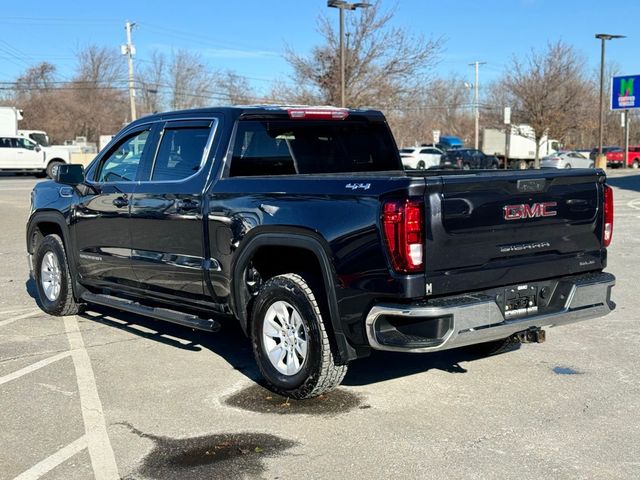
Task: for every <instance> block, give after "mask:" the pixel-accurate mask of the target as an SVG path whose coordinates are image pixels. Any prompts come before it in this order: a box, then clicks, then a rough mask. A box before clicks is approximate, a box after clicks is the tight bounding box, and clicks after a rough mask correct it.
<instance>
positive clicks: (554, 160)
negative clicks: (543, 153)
mask: <svg viewBox="0 0 640 480" xmlns="http://www.w3.org/2000/svg"><path fill="white" fill-rule="evenodd" d="M540 167H542V168H593V167H594V164H593V160H591V159H590V158H589V156H588V155H585V154H583V153H580V152H576V151H571V152H558V153H554V154H553V155H549V156H548V157H544V158H543V159H542V160H541V161H540Z"/></svg>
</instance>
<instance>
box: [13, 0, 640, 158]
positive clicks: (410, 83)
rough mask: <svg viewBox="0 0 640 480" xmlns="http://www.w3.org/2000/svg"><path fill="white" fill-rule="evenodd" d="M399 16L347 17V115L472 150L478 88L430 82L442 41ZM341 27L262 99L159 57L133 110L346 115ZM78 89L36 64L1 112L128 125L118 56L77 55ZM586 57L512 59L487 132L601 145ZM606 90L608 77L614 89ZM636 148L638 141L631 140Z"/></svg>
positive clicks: (56, 121) (491, 98)
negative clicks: (242, 109) (272, 109)
mask: <svg viewBox="0 0 640 480" xmlns="http://www.w3.org/2000/svg"><path fill="white" fill-rule="evenodd" d="M393 15H394V12H393V10H384V9H382V7H381V5H380V3H379V2H378V3H374V4H372V5H371V7H370V8H366V9H361V10H358V11H356V12H350V13H349V15H348V18H347V26H346V43H345V94H346V95H345V99H346V104H347V106H349V107H352V108H369V107H371V108H377V109H381V110H383V111H384V112H385V114H386V115H387V118H388V120H389V124H390V126H391V128H392V130H393V132H394V135H395V137H396V141H397V143H398V145H399V146H411V145H415V144H421V143H430V142H432V141H433V139H432V132H433V131H434V130H439V131H440V132H442V134H449V135H457V136H459V137H461V138H462V139H463V140H464V141H465V143H466V144H468V145H471V144H473V135H474V133H473V132H474V113H473V106H474V104H473V90H472V89H471V88H470V85H469V82H468V78H469V77H470V76H471V75H469V76H467V75H461V74H450V75H447V76H438V75H436V74H435V73H434V72H435V71H436V68H437V67H438V64H439V60H440V58H441V56H442V53H443V52H444V49H445V43H446V42H445V39H443V38H432V37H426V36H424V35H419V34H417V35H416V34H412V33H411V32H409V31H407V30H406V29H403V28H400V27H396V26H393V24H392V22H391V20H392V18H393ZM335 25H336V21H335V19H334V18H329V17H328V16H327V15H321V16H320V17H319V18H318V24H317V30H318V32H319V33H320V37H321V43H319V44H318V45H316V46H315V47H314V48H313V49H312V51H311V52H310V53H308V54H305V53H301V52H298V51H296V50H295V49H294V48H293V47H291V46H286V47H285V50H284V58H285V59H286V61H287V62H288V63H289V65H290V66H291V70H292V75H291V78H290V79H289V81H282V80H280V81H275V82H274V83H273V84H272V85H271V87H270V89H269V91H268V92H267V93H264V92H261V93H257V92H256V90H255V89H254V88H253V87H252V85H251V82H250V81H249V80H248V79H247V78H245V77H243V76H241V75H238V74H237V73H235V72H233V71H220V70H212V69H211V68H209V66H208V65H207V64H206V62H205V61H204V60H203V59H202V57H201V56H199V55H198V54H196V53H192V52H190V51H188V50H175V51H171V52H161V51H155V52H153V53H152V54H151V55H150V57H149V58H148V59H147V60H145V61H138V63H137V65H136V79H135V86H136V91H137V96H136V104H137V109H138V112H139V113H140V114H141V115H144V114H150V113H154V112H159V111H164V110H177V109H185V108H196V107H203V106H210V105H223V104H255V103H270V104H321V105H339V103H340V53H339V48H338V45H339V37H338V33H337V31H336V28H335ZM76 57H77V62H76V68H75V71H74V73H73V75H72V76H71V78H68V79H66V78H63V77H61V75H59V73H58V69H57V67H56V66H55V65H54V64H52V63H49V62H46V61H45V62H41V63H38V64H35V65H33V66H32V67H30V68H28V69H27V70H26V71H25V72H24V73H22V74H21V75H20V76H19V77H18V78H16V79H15V81H14V82H10V83H5V84H4V88H3V91H4V92H5V95H4V99H3V104H5V105H7V104H8V105H15V106H17V107H18V108H21V109H22V110H23V111H24V119H23V120H22V122H21V128H24V129H41V130H46V131H47V132H48V133H49V136H50V137H51V139H52V141H54V142H62V141H64V140H69V139H73V138H75V137H76V136H85V137H87V139H88V140H89V141H97V139H98V137H99V135H100V134H111V133H115V132H117V131H118V130H119V129H120V128H121V127H122V126H123V125H125V124H126V123H127V122H128V121H130V118H129V107H128V90H127V71H126V62H125V61H124V60H123V58H122V57H121V55H119V52H118V51H117V50H116V49H115V48H110V47H104V46H96V45H92V46H89V47H86V48H84V49H82V50H80V51H79V52H78V53H77V54H76ZM585 65H586V61H585V58H584V56H583V55H582V54H581V53H580V52H578V51H577V50H576V49H575V48H574V47H572V46H571V45H568V44H566V43H564V42H562V41H559V42H555V43H549V44H547V45H545V46H543V47H542V48H538V49H533V50H531V51H530V52H529V53H528V54H527V55H525V56H524V57H515V56H514V57H512V58H511V59H509V61H508V62H507V65H506V68H505V69H504V72H503V74H502V75H500V76H499V79H498V80H495V81H493V82H491V83H487V84H486V85H485V86H484V88H483V90H482V95H481V97H480V102H479V108H480V117H481V127H482V128H486V127H493V128H502V127H503V125H502V123H503V122H502V115H503V108H504V107H506V106H508V107H511V109H512V123H516V124H517V123H524V124H529V125H531V126H532V127H533V128H534V130H535V132H536V135H537V136H541V135H543V134H547V133H548V134H549V135H550V136H551V137H553V138H556V139H558V140H560V141H561V142H562V143H563V144H564V145H565V146H566V147H567V148H590V147H593V146H595V145H596V143H597V140H598V139H597V135H598V129H597V126H598V93H599V83H598V82H599V77H598V75H597V73H596V72H595V71H589V70H588V69H587V67H586V66H585ZM607 78H608V77H607ZM604 133H605V143H606V144H621V143H622V129H621V127H620V118H619V114H615V113H612V112H609V111H608V108H607V110H606V116H605V128H604ZM631 138H632V142H633V143H634V144H635V143H637V142H639V141H640V132H637V133H636V132H635V131H633V129H632V132H631Z"/></svg>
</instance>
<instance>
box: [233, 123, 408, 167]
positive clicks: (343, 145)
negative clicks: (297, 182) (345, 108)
mask: <svg viewBox="0 0 640 480" xmlns="http://www.w3.org/2000/svg"><path fill="white" fill-rule="evenodd" d="M398 169H400V163H399V161H398V151H397V150H396V147H395V145H394V143H393V139H392V137H391V133H390V132H389V129H388V127H387V126H386V124H384V123H373V122H372V123H370V122H367V121H356V120H352V121H309V120H298V121H296V120H293V121H290V120H285V121H282V120H275V121H274V120H243V121H240V122H239V123H238V128H237V132H236V139H235V142H234V147H233V156H232V159H231V166H230V171H229V175H230V176H232V177H238V176H267V175H292V174H312V173H342V172H376V171H386V170H398Z"/></svg>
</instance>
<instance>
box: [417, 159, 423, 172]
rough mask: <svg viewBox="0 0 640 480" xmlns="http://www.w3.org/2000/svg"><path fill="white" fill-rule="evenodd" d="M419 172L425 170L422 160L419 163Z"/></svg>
mask: <svg viewBox="0 0 640 480" xmlns="http://www.w3.org/2000/svg"><path fill="white" fill-rule="evenodd" d="M418 170H424V162H423V161H422V160H420V161H419V162H418Z"/></svg>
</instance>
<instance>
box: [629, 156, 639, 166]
mask: <svg viewBox="0 0 640 480" xmlns="http://www.w3.org/2000/svg"><path fill="white" fill-rule="evenodd" d="M638 167H640V160H638V159H637V158H636V159H634V160H633V163H632V164H631V168H638Z"/></svg>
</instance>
